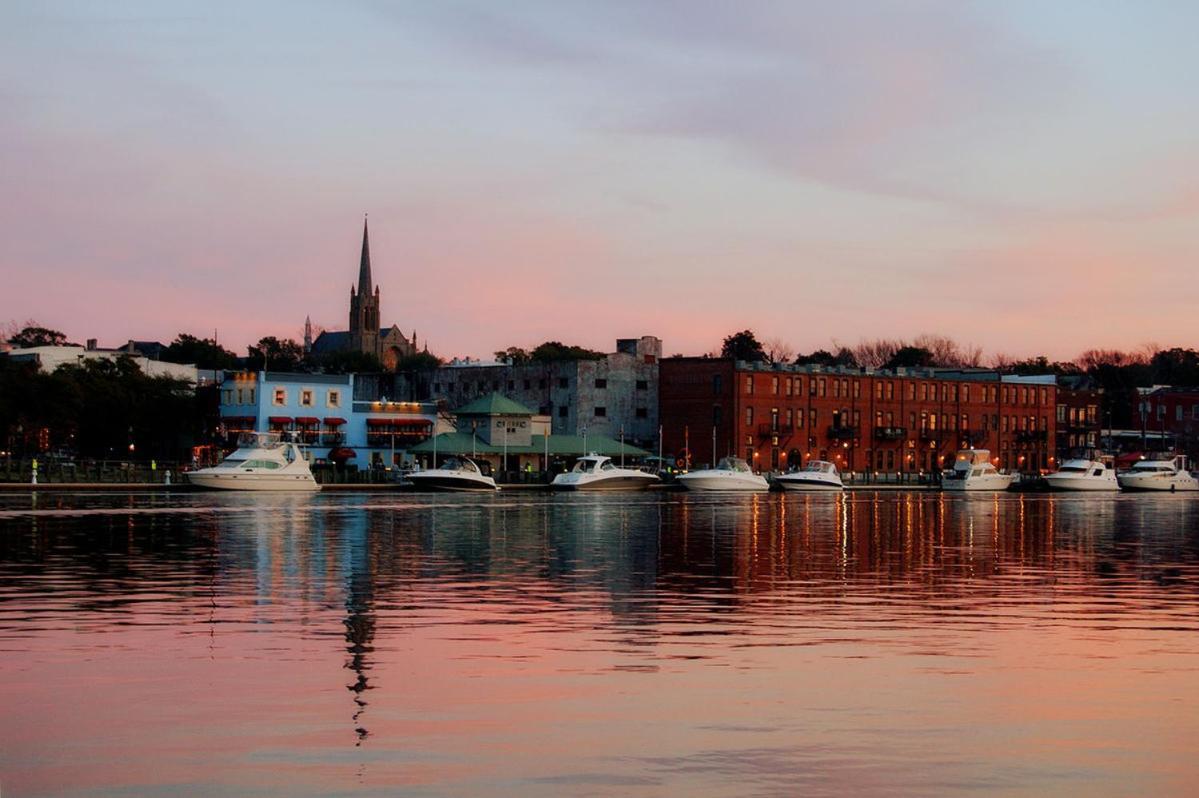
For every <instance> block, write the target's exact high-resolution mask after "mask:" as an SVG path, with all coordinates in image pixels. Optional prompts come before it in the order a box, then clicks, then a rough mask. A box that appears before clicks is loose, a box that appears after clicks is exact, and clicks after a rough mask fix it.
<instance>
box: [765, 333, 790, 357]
mask: <svg viewBox="0 0 1199 798" xmlns="http://www.w3.org/2000/svg"><path fill="white" fill-rule="evenodd" d="M763 347H764V348H765V350H766V358H767V359H768V360H769V361H770V362H771V363H790V362H791V361H792V360H794V359H795V347H793V346H791V344H789V343H787V342H786V341H784V340H783V339H782V338H779V337H777V336H776V337H774V338H768V339H767V340H766V343H765V344H763Z"/></svg>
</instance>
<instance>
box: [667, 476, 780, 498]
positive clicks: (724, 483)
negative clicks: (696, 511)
mask: <svg viewBox="0 0 1199 798" xmlns="http://www.w3.org/2000/svg"><path fill="white" fill-rule="evenodd" d="M678 483H679V484H680V485H682V486H683V487H684V488H686V489H687V490H696V491H737V492H740V493H765V492H766V491H768V490H770V483H768V482H767V481H766V478H765V477H761V476H758V475H756V474H730V473H711V472H707V473H705V472H698V471H693V472H691V473H690V474H681V475H679V477H678Z"/></svg>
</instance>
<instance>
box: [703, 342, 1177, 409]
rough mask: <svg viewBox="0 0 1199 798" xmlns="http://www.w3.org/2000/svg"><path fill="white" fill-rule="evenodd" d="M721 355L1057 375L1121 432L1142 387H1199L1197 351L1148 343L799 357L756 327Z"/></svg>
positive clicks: (892, 347) (902, 348)
mask: <svg viewBox="0 0 1199 798" xmlns="http://www.w3.org/2000/svg"><path fill="white" fill-rule="evenodd" d="M720 354H721V356H723V357H734V358H737V359H738V360H745V361H748V362H758V363H794V364H797V365H811V364H814V365H822V366H847V367H850V368H858V367H864V368H882V369H894V368H897V367H906V368H921V367H923V368H993V369H995V370H997V371H1001V372H1004V373H1009V374H1056V375H1058V376H1060V377H1073V378H1080V379H1079V384H1080V386H1090V387H1094V388H1098V389H1102V391H1103V400H1102V407H1103V416H1104V417H1103V422H1104V424H1110V425H1112V426H1116V427H1132V428H1136V427H1139V426H1140V424H1141V418H1140V415H1139V401H1140V400H1139V394H1138V391H1137V389H1138V388H1149V387H1152V386H1154V385H1171V386H1175V387H1184V388H1191V387H1197V386H1199V352H1197V351H1196V350H1194V349H1184V348H1181V347H1172V348H1169V349H1161V348H1158V347H1157V346H1153V345H1148V346H1144V347H1142V348H1141V349H1139V350H1134V351H1124V350H1118V349H1088V350H1087V351H1085V352H1083V353H1081V354H1080V355H1079V356H1078V357H1076V358H1075V359H1074V360H1069V361H1058V360H1050V359H1049V358H1047V357H1045V356H1039V357H1032V358H1024V359H1017V358H1012V357H1008V356H1005V355H992V356H991V357H989V358H987V357H984V354H983V350H982V348H981V347H978V346H974V345H963V344H959V343H958V342H956V341H954V340H953V339H951V338H948V337H946V336H942V335H920V336H917V337H916V338H913V339H911V340H907V339H903V338H878V339H874V340H866V341H861V342H860V343H858V344H857V345H856V346H841V345H838V344H837V343H836V342H834V343H833V346H832V348H831V349H827V350H826V349H817V350H815V351H813V352H811V353H809V354H806V355H805V354H797V353H796V351H795V350H794V349H793V348H792V347H790V346H789V345H788V344H787V343H786V342H784V341H782V340H780V339H769V340H767V341H765V342H760V341H759V340H758V339H757V336H756V335H755V334H754V332H753V331H752V330H742V331H740V332H736V333H733V334H731V335H729V336H728V337H726V338H725V339H724V341H723V343H722V345H721V350H720Z"/></svg>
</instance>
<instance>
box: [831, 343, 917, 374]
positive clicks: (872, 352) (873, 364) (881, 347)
mask: <svg viewBox="0 0 1199 798" xmlns="http://www.w3.org/2000/svg"><path fill="white" fill-rule="evenodd" d="M904 346H906V342H905V341H903V340H901V339H897V338H875V339H874V340H873V341H867V340H865V339H863V340H861V341H859V342H858V344H857V346H854V347H850V348H849V351H851V352H853V357H854V360H856V361H857V363H858V365H859V366H864V367H866V368H872V369H877V368H882V367H883V366H884V365H885V364H886V363H887V362H888V361H889V360H891V358H893V357H894V356H895V353H896V352H898V351H899V350H900V349H902V348H903V347H904ZM833 348H834V349H836V348H838V345H837V342H836V341H834V342H833Z"/></svg>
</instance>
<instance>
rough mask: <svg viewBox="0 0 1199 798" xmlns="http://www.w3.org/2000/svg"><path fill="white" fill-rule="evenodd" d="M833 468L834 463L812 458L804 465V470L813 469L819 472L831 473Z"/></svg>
mask: <svg viewBox="0 0 1199 798" xmlns="http://www.w3.org/2000/svg"><path fill="white" fill-rule="evenodd" d="M833 468H834V466H833V464H832V463H826V462H825V461H824V460H812V461H811V462H809V463H808V464H807V465H806V466H804V471H812V472H815V473H819V474H831V473H832V471H833Z"/></svg>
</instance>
